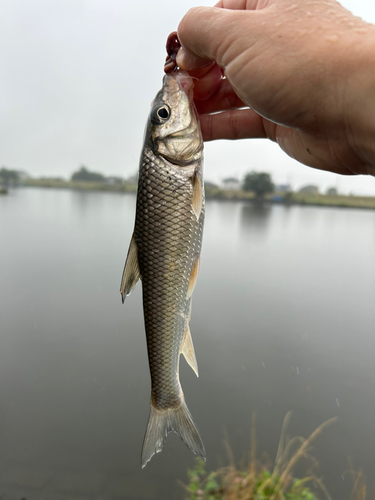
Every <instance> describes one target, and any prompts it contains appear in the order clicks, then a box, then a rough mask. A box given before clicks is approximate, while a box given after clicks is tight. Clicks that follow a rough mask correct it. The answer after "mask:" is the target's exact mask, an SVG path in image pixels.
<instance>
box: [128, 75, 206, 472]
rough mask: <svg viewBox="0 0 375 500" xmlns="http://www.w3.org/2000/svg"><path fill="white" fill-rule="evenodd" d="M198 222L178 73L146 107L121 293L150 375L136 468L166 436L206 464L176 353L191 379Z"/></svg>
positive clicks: (191, 134)
mask: <svg viewBox="0 0 375 500" xmlns="http://www.w3.org/2000/svg"><path fill="white" fill-rule="evenodd" d="M204 214H205V199H204V184H203V139H202V134H201V129H200V123H199V117H198V113H197V111H196V109H195V106H194V102H193V80H192V78H191V77H190V76H189V75H188V73H185V72H183V71H181V70H178V71H175V72H172V73H169V74H166V75H165V76H164V79H163V85H162V88H161V90H160V91H159V92H158V93H157V95H156V97H155V99H154V101H153V103H152V105H151V110H150V114H149V117H148V121H147V125H146V130H145V137H144V144H143V149H142V152H141V158H140V167H139V178H138V191H137V204H136V216H135V225H134V232H133V235H132V238H131V242H130V247H129V250H128V254H127V258H126V262H125V267H124V271H123V275H122V280H121V288H120V292H121V296H122V302H123V303H124V300H125V298H126V297H127V296H128V295H129V294H130V293H131V291H132V290H133V289H134V287H135V285H136V283H137V282H138V280H139V279H140V280H141V281H142V297H143V313H144V323H145V330H146V339H147V351H148V360H149V368H150V374H151V402H150V415H149V421H148V425H147V430H146V434H145V437H144V442H143V448H142V457H141V463H142V468H144V467H145V466H146V464H147V463H148V462H149V460H151V458H152V457H153V455H154V454H155V453H159V452H161V451H162V449H163V446H164V443H165V440H166V437H167V435H168V434H169V433H170V432H171V431H174V432H175V433H177V434H178V435H179V436H180V437H181V439H182V441H183V442H184V443H185V444H186V445H187V446H188V447H189V448H190V450H191V451H192V452H194V453H195V454H196V455H198V456H200V457H202V458H203V459H205V448H204V444H203V442H202V439H201V437H200V435H199V432H198V429H197V427H196V425H195V423H194V421H193V419H192V416H191V414H190V412H189V410H188V407H187V405H186V403H185V398H184V394H183V391H182V388H181V383H180V378H179V360H180V354H181V353H182V354H183V355H184V357H185V359H186V361H187V362H188V364H189V365H190V366H191V367H192V369H193V370H194V372H195V373H196V375H197V376H198V365H197V360H196V355H195V350H194V346H193V342H192V337H191V333H190V327H189V322H190V318H191V304H192V294H193V291H194V287H195V284H196V281H197V277H198V271H199V261H200V253H201V245H202V235H203V224H204Z"/></svg>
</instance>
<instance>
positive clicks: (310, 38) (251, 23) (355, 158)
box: [177, 0, 375, 175]
mask: <svg viewBox="0 0 375 500" xmlns="http://www.w3.org/2000/svg"><path fill="white" fill-rule="evenodd" d="M178 36H179V39H180V42H181V44H182V49H181V50H180V52H179V54H178V56H177V63H178V65H179V66H180V67H181V68H182V69H185V70H187V71H190V73H191V74H192V75H193V76H197V77H199V81H198V82H197V83H196V85H195V89H194V93H195V101H196V105H197V109H198V112H199V114H200V118H201V126H202V132H203V137H204V139H205V140H206V141H209V140H215V139H244V138H269V139H271V140H273V141H276V142H277V143H278V144H279V146H280V147H281V148H282V149H283V150H284V151H285V152H286V153H287V154H288V155H289V156H291V157H292V158H295V159H296V160H298V161H300V162H301V163H304V164H306V165H309V166H311V167H315V168H319V169H323V170H329V171H332V172H336V173H340V174H360V173H367V174H372V175H375V76H374V71H373V68H374V67H375V27H374V26H373V25H369V24H367V23H365V22H364V21H362V20H361V19H359V18H356V17H354V16H353V15H352V14H351V13H350V12H349V11H347V10H346V9H344V8H343V7H342V6H341V5H340V4H338V3H337V2H335V1H334V0H321V1H315V2H311V3H306V2H302V1H301V0H295V1H294V2H293V3H290V1H289V0H247V1H246V0H221V1H220V2H218V4H216V6H215V7H198V8H193V9H191V10H190V11H189V12H188V13H187V14H186V15H185V17H184V18H183V19H182V21H181V23H180V25H179V27H178ZM222 71H223V73H224V75H225V78H222Z"/></svg>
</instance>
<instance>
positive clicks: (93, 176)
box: [71, 166, 105, 182]
mask: <svg viewBox="0 0 375 500" xmlns="http://www.w3.org/2000/svg"><path fill="white" fill-rule="evenodd" d="M71 179H72V181H84V182H103V181H105V176H104V175H102V174H99V173H97V172H90V171H89V170H87V168H86V167H84V166H82V167H81V168H80V169H79V170H78V171H77V172H74V174H73V175H72V177H71Z"/></svg>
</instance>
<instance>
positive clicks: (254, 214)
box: [240, 203, 272, 238]
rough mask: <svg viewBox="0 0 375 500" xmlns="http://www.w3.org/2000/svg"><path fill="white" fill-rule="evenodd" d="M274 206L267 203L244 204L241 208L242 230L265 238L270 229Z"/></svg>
mask: <svg viewBox="0 0 375 500" xmlns="http://www.w3.org/2000/svg"><path fill="white" fill-rule="evenodd" d="M271 212H272V207H271V206H270V205H268V204H266V203H263V204H259V203H251V204H249V205H243V206H242V210H241V218H240V221H241V230H243V231H246V232H249V233H252V234H254V235H256V236H257V237H260V238H264V237H265V236H266V235H267V233H268V231H269V222H270V217H271Z"/></svg>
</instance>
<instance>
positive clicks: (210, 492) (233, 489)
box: [185, 412, 365, 500]
mask: <svg viewBox="0 0 375 500" xmlns="http://www.w3.org/2000/svg"><path fill="white" fill-rule="evenodd" d="M290 416H291V413H290V412H289V413H288V414H287V415H286V417H285V419H284V424H283V427H282V431H281V437H280V442H279V447H278V450H277V455H276V459H275V463H274V465H273V467H271V466H270V465H269V464H264V463H262V462H260V461H259V460H257V458H256V436H255V419H253V424H252V428H251V451H250V457H249V460H248V464H247V465H246V466H244V467H241V468H237V467H236V466H235V464H234V459H233V455H232V452H231V450H230V448H229V446H228V445H227V451H228V456H229V462H230V465H229V466H228V467H224V468H222V469H219V470H218V471H215V472H211V473H209V474H207V473H206V471H205V465H204V462H203V461H202V460H201V459H197V461H196V465H195V467H194V468H193V469H192V470H189V471H188V477H189V484H188V485H187V486H185V490H186V492H187V494H188V496H187V497H186V499H187V500H318V496H317V494H316V493H315V492H314V491H312V489H311V486H312V485H313V484H315V485H317V486H318V487H319V490H320V492H321V493H322V494H323V495H324V497H325V498H326V499H328V500H332V498H331V497H330V495H329V493H328V492H327V490H326V488H325V486H324V485H323V483H322V481H321V480H320V479H319V478H318V477H317V476H316V474H315V473H314V472H313V471H312V469H313V468H314V466H316V460H315V459H314V458H313V457H311V456H310V455H309V452H310V450H311V444H312V442H313V441H314V440H315V438H316V437H317V436H318V435H319V434H320V433H321V432H322V430H323V429H324V428H325V427H327V426H328V425H329V424H331V423H333V422H334V421H335V420H336V419H335V418H332V419H330V420H327V421H326V422H324V423H323V424H322V425H320V426H319V427H318V428H317V429H316V430H315V431H314V432H313V433H312V434H311V435H310V437H309V438H307V439H304V438H301V437H295V438H292V439H290V438H288V437H287V436H286V431H287V426H288V422H289V420H290ZM306 457H307V458H308V460H309V463H310V467H308V469H307V471H306V473H305V475H304V477H302V478H300V479H299V478H296V477H294V471H295V468H296V465H297V464H298V463H299V462H300V461H301V460H302V459H305V458H306ZM355 498H356V500H360V499H361V500H362V497H358V499H357V497H355ZM363 500H365V498H363Z"/></svg>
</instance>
